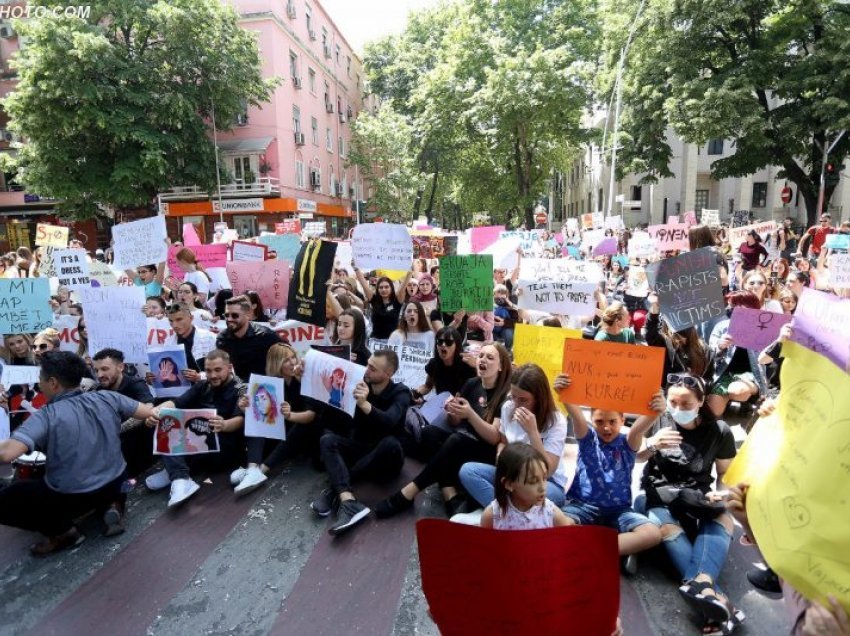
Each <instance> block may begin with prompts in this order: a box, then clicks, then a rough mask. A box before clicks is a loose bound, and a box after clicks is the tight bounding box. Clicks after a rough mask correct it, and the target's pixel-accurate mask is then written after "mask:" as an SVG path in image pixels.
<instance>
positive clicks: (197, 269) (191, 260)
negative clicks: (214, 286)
mask: <svg viewBox="0 0 850 636" xmlns="http://www.w3.org/2000/svg"><path fill="white" fill-rule="evenodd" d="M174 257H175V258H176V259H177V265H179V266H180V269H182V270H183V271H184V272H185V276H184V277H183V280H185V281H187V282H189V283H193V284H194V285H195V289H196V290H197V292H196V293H198V294H200V295H201V296H202V297H203V298H205V299H206V297H207V296H209V293H210V283H211V282H212V278H210V275H209V274H207V272H206V270H205V269H204V266H203V265H201V264H200V263H199V262H198V257H197V256H195V252H193V251H192V250H191V249H189V248H188V247H183V248H181V249H180V250H178V252H177V254H175V255H174Z"/></svg>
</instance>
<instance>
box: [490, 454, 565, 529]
mask: <svg viewBox="0 0 850 636" xmlns="http://www.w3.org/2000/svg"><path fill="white" fill-rule="evenodd" d="M548 472H549V468H548V466H547V464H546V458H545V457H544V456H543V454H542V453H541V452H540V451H539V450H537V449H536V448H534V447H533V446H529V445H528V444H524V443H522V442H514V443H512V444H508V445H507V446H505V448H504V449H503V450H502V452H501V454H500V455H499V460H498V461H497V462H496V499H495V501H493V502H492V503H491V504H490V505H489V506H487V508H486V509H485V510H484V514H483V515H481V527H482V528H493V529H495V530H537V529H540V528H553V527H558V526H568V525H571V523H570V520H569V519H567V516H566V515H565V514H564V513H563V512H561V510H560V509H559V508H558V507H557V506H556V505H555V504H553V503H552V502H551V501H550V500H549V499H547V498H546V483H547V482H546V476H547V474H548Z"/></svg>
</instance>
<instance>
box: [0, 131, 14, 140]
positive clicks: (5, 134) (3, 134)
mask: <svg viewBox="0 0 850 636" xmlns="http://www.w3.org/2000/svg"><path fill="white" fill-rule="evenodd" d="M16 137H17V135H15V133H13V132H12V131H10V130H0V139H2V141H15V138H16Z"/></svg>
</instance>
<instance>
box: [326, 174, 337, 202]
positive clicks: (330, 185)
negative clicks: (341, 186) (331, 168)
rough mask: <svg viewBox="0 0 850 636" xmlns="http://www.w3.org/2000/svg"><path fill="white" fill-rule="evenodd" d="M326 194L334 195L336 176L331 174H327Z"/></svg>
mask: <svg viewBox="0 0 850 636" xmlns="http://www.w3.org/2000/svg"><path fill="white" fill-rule="evenodd" d="M328 194H330V195H331V196H333V195H335V194H336V176H334V173H333V172H331V173H330V174H328Z"/></svg>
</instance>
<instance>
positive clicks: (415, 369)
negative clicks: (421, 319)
mask: <svg viewBox="0 0 850 636" xmlns="http://www.w3.org/2000/svg"><path fill="white" fill-rule="evenodd" d="M396 353H397V354H398V371H396V373H395V375H394V376H393V382H401V383H402V384H404V385H405V386H406V387H408V388H411V389H418V388H419V387H420V386H422V385H423V384H425V377H426V373H425V365H426V364H428V361H429V360H430V359H431V357H432V356H433V355H434V352H433V351H425V350H424V349H421V348H419V347H411V346H408V345H406V344H405V345H402V346H401V347H400V350H399V351H397V352H396Z"/></svg>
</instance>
